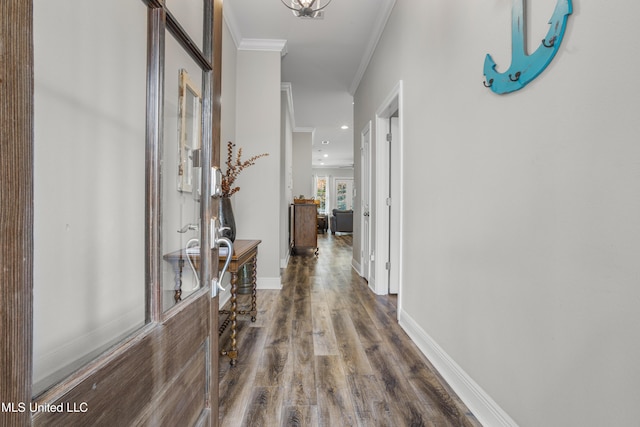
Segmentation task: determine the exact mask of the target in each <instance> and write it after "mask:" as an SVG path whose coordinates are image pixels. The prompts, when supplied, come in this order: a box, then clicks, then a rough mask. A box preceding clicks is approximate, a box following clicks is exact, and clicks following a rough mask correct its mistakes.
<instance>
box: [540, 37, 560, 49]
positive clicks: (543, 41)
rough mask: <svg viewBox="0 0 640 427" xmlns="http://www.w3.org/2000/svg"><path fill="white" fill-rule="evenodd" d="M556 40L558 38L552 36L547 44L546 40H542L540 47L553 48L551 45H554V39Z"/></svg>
mask: <svg viewBox="0 0 640 427" xmlns="http://www.w3.org/2000/svg"><path fill="white" fill-rule="evenodd" d="M557 38H558V36H553V37H551V39H550V40H549V43H547V40H546V39H542V45H543V46H544V47H553V45H555V44H556V39H557Z"/></svg>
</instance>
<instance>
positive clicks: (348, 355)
mask: <svg viewBox="0 0 640 427" xmlns="http://www.w3.org/2000/svg"><path fill="white" fill-rule="evenodd" d="M351 239H352V237H351V235H331V234H324V235H318V245H319V246H320V254H319V256H318V257H316V256H314V255H313V252H312V251H309V253H302V254H298V255H295V256H292V257H291V259H290V261H289V266H288V268H287V269H286V271H285V272H284V275H283V289H282V290H281V291H273V290H258V318H257V320H256V322H255V323H252V322H251V321H250V320H249V317H248V316H239V320H238V363H237V365H236V366H234V367H231V366H230V365H229V359H228V358H227V357H222V356H221V357H220V402H219V407H220V425H221V426H222V427H235V426H251V427H254V426H265V427H270V426H312V427H313V426H326V427H342V426H367V427H368V426H394V427H395V426H438V427H440V426H465V427H475V426H480V425H481V424H480V423H479V422H478V421H477V420H476V419H475V417H474V416H473V414H471V413H470V412H469V410H468V409H467V408H466V407H465V406H464V404H463V403H462V402H461V401H460V400H459V399H458V397H457V396H456V395H455V394H454V393H453V392H452V391H451V389H450V388H449V387H448V386H447V385H446V384H445V383H444V381H442V379H441V378H440V376H439V375H438V374H437V373H436V372H435V370H434V369H433V367H432V366H431V364H430V363H429V361H428V360H427V359H426V358H425V357H424V356H423V355H422V353H421V352H420V351H419V350H418V348H417V347H416V346H415V345H414V344H413V342H411V341H410V340H409V337H408V336H407V335H406V334H405V333H404V331H403V330H402V329H401V328H400V326H399V325H398V323H397V321H396V318H397V317H396V297H395V296H376V295H375V294H374V293H373V292H371V291H370V290H369V288H368V286H367V283H366V282H365V281H364V280H363V279H362V278H360V277H359V276H358V274H357V273H356V272H355V271H354V270H353V269H352V267H351ZM248 297H249V296H248V295H239V298H238V301H239V306H243V305H247V304H248V301H249V298H248ZM227 338H228V331H225V334H223V335H222V337H221V338H220V339H221V341H220V343H221V346H224V344H225V343H226V342H227Z"/></svg>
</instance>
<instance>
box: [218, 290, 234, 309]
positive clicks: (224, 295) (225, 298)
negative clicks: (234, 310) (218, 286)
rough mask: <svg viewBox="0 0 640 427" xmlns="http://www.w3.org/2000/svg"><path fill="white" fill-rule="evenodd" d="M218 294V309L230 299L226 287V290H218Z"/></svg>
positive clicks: (229, 293)
mask: <svg viewBox="0 0 640 427" xmlns="http://www.w3.org/2000/svg"><path fill="white" fill-rule="evenodd" d="M218 296H219V297H220V298H218V309H221V308H222V307H224V305H225V304H226V303H227V302H228V301H229V300H230V299H231V292H229V290H228V289H227V291H226V292H220V293H219V294H218Z"/></svg>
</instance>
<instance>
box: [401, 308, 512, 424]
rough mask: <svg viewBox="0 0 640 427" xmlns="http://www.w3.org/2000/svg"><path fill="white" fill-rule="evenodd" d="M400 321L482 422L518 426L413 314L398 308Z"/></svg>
mask: <svg viewBox="0 0 640 427" xmlns="http://www.w3.org/2000/svg"><path fill="white" fill-rule="evenodd" d="M398 322H399V324H400V326H401V327H402V329H404V331H405V332H406V333H407V335H409V337H410V338H411V340H412V341H413V342H414V343H415V344H416V345H417V346H418V348H419V349H420V351H421V352H422V353H423V354H424V355H425V356H426V357H427V359H429V361H430V362H431V363H432V364H433V366H434V367H435V368H436V370H437V371H438V372H439V373H440V375H442V378H443V379H444V380H445V381H446V382H447V384H449V385H450V386H451V388H452V389H453V391H454V392H455V393H456V394H457V395H458V396H459V397H460V399H461V400H462V401H463V402H464V404H465V405H467V407H468V408H469V409H470V410H471V412H473V415H475V417H476V418H477V419H478V421H480V423H481V424H482V425H483V426H504V427H518V424H516V422H515V421H514V420H513V419H512V418H511V417H510V416H509V415H508V414H507V413H506V412H505V411H504V410H503V409H502V408H501V407H500V406H498V404H497V403H496V402H495V401H494V400H493V399H492V398H491V396H489V395H488V394H487V393H486V392H485V391H484V390H483V389H482V387H480V386H479V385H478V384H477V383H476V382H475V381H474V380H473V379H472V378H471V377H470V376H469V375H468V374H467V373H466V372H465V371H464V370H463V369H462V368H461V367H460V366H459V365H458V364H457V363H456V362H455V361H454V360H453V359H452V358H451V357H450V356H449V355H448V354H447V353H446V352H445V351H444V349H442V347H440V346H439V345H438V343H437V342H435V341H434V340H433V338H431V337H430V336H429V334H427V333H426V332H425V331H424V330H423V329H422V328H421V327H420V325H418V323H417V322H416V321H415V320H414V319H413V318H412V317H411V316H409V315H408V314H407V313H406V312H404V311H402V310H399V311H398Z"/></svg>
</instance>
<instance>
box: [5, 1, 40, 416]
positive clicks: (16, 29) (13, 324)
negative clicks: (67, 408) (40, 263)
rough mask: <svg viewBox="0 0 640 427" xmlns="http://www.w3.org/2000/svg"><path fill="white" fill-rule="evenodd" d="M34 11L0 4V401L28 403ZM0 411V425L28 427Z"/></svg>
mask: <svg viewBox="0 0 640 427" xmlns="http://www.w3.org/2000/svg"><path fill="white" fill-rule="evenodd" d="M32 21H33V7H32V2H31V1H24V0H2V1H1V2H0V283H1V284H2V292H0V334H1V335H0V342H1V343H2V345H0V366H2V369H1V370H0V396H1V397H2V402H14V403H16V404H17V403H18V402H29V401H30V400H31V390H32V387H31V378H32V368H31V364H30V363H28V362H26V361H30V360H31V352H32V348H33V339H32V335H31V330H32V300H33V273H32V263H33V178H32V177H33V163H32V161H33V44H32V38H33V24H32ZM29 419H30V415H29V413H28V411H27V412H23V413H10V412H0V425H7V426H9V425H11V426H14V425H15V426H20V425H28V423H29Z"/></svg>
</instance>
